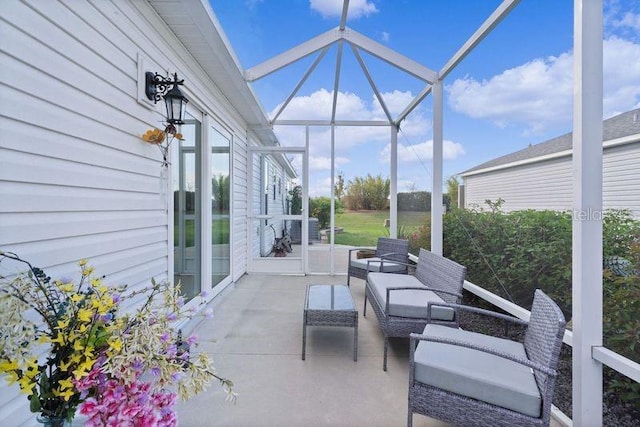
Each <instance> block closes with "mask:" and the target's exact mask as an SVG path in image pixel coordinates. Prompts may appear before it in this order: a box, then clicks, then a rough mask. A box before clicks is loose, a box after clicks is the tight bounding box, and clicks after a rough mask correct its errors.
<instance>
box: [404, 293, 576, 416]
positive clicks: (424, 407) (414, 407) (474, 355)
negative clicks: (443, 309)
mask: <svg viewBox="0 0 640 427" xmlns="http://www.w3.org/2000/svg"><path fill="white" fill-rule="evenodd" d="M436 305H440V306H448V307H451V308H453V309H456V310H467V311H472V312H476V313H481V314H485V315H490V316H493V317H496V318H498V319H503V320H507V321H511V322H513V323H517V324H522V325H526V330H525V333H524V342H523V343H520V342H517V341H511V340H509V339H504V338H497V337H492V336H488V335H483V334H479V333H474V332H469V331H463V330H461V329H455V328H447V327H443V326H441V325H435V324H428V325H427V326H426V327H425V329H424V332H423V334H422V335H417V334H411V339H410V342H411V349H410V352H411V354H410V367H409V369H410V370H409V410H408V419H407V426H409V427H411V426H412V423H413V414H414V413H417V414H422V415H426V416H429V417H432V418H437V419H440V420H442V421H445V422H448V423H452V424H454V425H456V426H479V425H491V426H514V425H517V426H548V425H549V420H550V415H551V402H552V397H553V389H554V386H555V377H556V375H557V372H556V370H555V369H556V366H557V363H558V357H559V354H560V347H561V345H562V337H563V335H564V329H565V319H564V316H563V314H562V312H561V311H560V309H559V308H558V306H557V305H556V304H555V303H554V302H553V300H551V298H549V297H548V296H547V295H545V294H544V293H543V292H542V291H540V290H536V292H535V297H534V300H533V307H532V309H531V317H530V319H529V321H524V320H520V319H517V318H514V317H511V316H506V315H503V314H499V313H493V312H491V311H487V310H482V309H478V308H472V307H465V306H460V305H457V304H441V303H440V304H438V303H433V304H429V310H431V308H435V306H436Z"/></svg>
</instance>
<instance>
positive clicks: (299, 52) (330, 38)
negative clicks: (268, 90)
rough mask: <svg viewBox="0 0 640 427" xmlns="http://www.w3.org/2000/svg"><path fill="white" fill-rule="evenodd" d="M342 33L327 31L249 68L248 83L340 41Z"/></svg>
mask: <svg viewBox="0 0 640 427" xmlns="http://www.w3.org/2000/svg"><path fill="white" fill-rule="evenodd" d="M340 33H342V31H340V29H339V28H338V27H336V28H334V29H331V30H329V31H327V32H326V33H322V34H320V35H319V36H316V37H314V38H312V39H311V40H307V41H306V42H304V43H301V44H299V45H298V46H296V47H293V48H291V49H289V50H287V51H286V52H283V53H281V54H279V55H276V56H274V57H273V58H271V59H268V60H266V61H264V62H263V63H261V64H258V65H256V66H255V67H252V68H249V69H248V70H246V71H245V79H246V80H247V81H248V82H253V81H256V80H258V79H261V78H263V77H264V76H267V75H269V74H271V73H273V72H276V71H278V70H279V69H281V68H284V67H286V66H287V65H290V64H292V63H294V62H296V61H298V60H300V59H302V58H304V57H306V56H309V55H311V54H312V53H314V52H317V51H319V50H320V49H323V48H325V47H327V46H329V45H331V44H332V43H335V42H336V41H338V40H340V38H341V35H340Z"/></svg>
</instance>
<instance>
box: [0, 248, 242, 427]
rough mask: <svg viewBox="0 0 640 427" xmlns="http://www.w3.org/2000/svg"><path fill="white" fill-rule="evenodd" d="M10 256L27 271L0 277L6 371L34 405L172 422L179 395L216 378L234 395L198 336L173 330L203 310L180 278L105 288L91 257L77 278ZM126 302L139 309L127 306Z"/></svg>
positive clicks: (98, 420)
mask: <svg viewBox="0 0 640 427" xmlns="http://www.w3.org/2000/svg"><path fill="white" fill-rule="evenodd" d="M7 259H9V260H13V261H16V262H19V263H22V264H24V265H26V266H27V271H26V273H18V274H17V275H15V276H12V277H10V278H8V277H2V276H0V340H1V341H0V375H3V376H5V378H6V380H7V381H8V383H9V384H14V383H17V384H18V385H19V387H20V390H21V391H22V392H23V393H25V394H27V396H28V399H29V402H30V409H31V411H32V412H36V413H40V414H41V416H42V417H43V418H45V419H61V420H65V419H66V420H69V421H71V420H72V419H73V417H74V416H75V413H76V410H77V409H78V408H79V410H80V413H81V414H83V415H85V416H87V418H88V421H87V423H86V425H87V426H120V425H149V426H154V425H155V426H175V425H177V418H176V415H175V413H174V411H173V405H174V403H175V401H176V397H180V398H181V399H183V400H186V399H189V398H190V397H192V396H193V395H195V394H197V393H199V392H201V391H203V390H204V389H205V387H206V386H207V385H208V384H209V382H210V381H211V380H212V379H217V380H218V381H219V382H220V383H221V385H222V387H223V388H224V389H225V391H226V392H227V396H228V399H230V400H233V399H235V397H236V393H235V392H234V391H233V384H232V383H231V381H229V380H226V379H224V378H221V377H219V376H218V375H217V373H216V371H215V370H214V369H213V366H212V362H211V360H210V358H209V357H208V356H207V355H206V354H205V353H200V354H198V355H195V354H193V352H192V351H191V349H192V348H194V347H195V346H196V345H197V337H195V336H191V337H188V338H187V339H186V340H183V339H182V333H181V331H179V330H178V331H176V330H175V328H174V326H175V324H176V323H177V322H179V321H182V320H186V319H189V318H192V317H193V316H195V315H196V314H197V311H196V309H193V308H192V309H185V307H184V304H183V299H182V297H181V296H180V288H179V286H172V285H170V284H168V283H156V282H155V281H154V280H152V281H151V285H150V286H148V287H146V288H144V289H139V290H128V289H127V286H106V285H105V284H103V280H104V278H100V277H96V276H95V275H94V269H93V267H91V266H90V265H89V264H88V262H87V261H86V260H81V261H80V262H79V263H78V265H79V267H80V279H79V281H78V283H77V284H76V283H74V282H73V281H72V280H70V279H57V280H52V279H51V278H50V277H49V276H47V275H46V274H45V273H44V272H43V271H42V270H41V269H39V268H37V267H33V266H32V265H31V264H30V263H28V262H27V261H24V260H22V259H21V258H20V257H18V256H17V255H15V254H13V253H8V252H1V251H0V262H1V261H4V260H7ZM204 296H205V295H201V298H204ZM127 301H128V302H130V303H131V304H130V305H136V304H135V303H136V302H138V304H137V306H138V307H139V308H137V309H136V310H134V311H131V312H128V313H124V312H122V311H121V308H122V307H123V306H124V305H125V304H126V302H127ZM201 303H204V300H203V299H202V300H201Z"/></svg>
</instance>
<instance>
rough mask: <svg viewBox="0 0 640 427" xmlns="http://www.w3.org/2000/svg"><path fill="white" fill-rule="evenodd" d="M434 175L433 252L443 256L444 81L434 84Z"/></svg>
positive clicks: (432, 185) (432, 204) (432, 206)
mask: <svg viewBox="0 0 640 427" xmlns="http://www.w3.org/2000/svg"><path fill="white" fill-rule="evenodd" d="M431 93H432V95H433V156H432V160H433V173H432V176H431V252H433V253H435V254H437V255H442V157H443V156H442V81H440V80H437V81H435V82H433V89H432V91H431Z"/></svg>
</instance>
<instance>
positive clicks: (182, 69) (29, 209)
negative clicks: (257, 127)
mask: <svg viewBox="0 0 640 427" xmlns="http://www.w3.org/2000/svg"><path fill="white" fill-rule="evenodd" d="M2 7H3V9H2V15H1V16H0V40H1V42H0V43H1V47H0V63H2V67H0V99H1V100H2V101H1V102H0V128H1V129H2V132H1V133H0V163H1V166H0V248H1V249H3V250H8V251H12V252H16V253H18V254H19V255H20V256H21V257H23V258H25V259H27V260H29V261H31V262H32V263H33V264H34V265H36V266H39V267H42V268H44V269H45V270H46V271H47V272H48V273H49V274H51V275H52V276H54V277H56V276H60V275H66V276H70V275H72V274H74V273H75V272H76V271H77V268H76V265H75V264H76V262H77V261H78V260H79V259H81V258H89V259H90V263H91V264H92V265H94V266H95V267H96V270H97V272H99V273H100V274H104V275H106V277H107V279H106V280H107V282H108V283H114V284H123V283H126V284H128V285H130V286H132V287H139V286H143V285H145V284H147V283H148V282H149V280H150V278H151V277H155V278H156V279H159V280H162V279H165V278H166V277H167V274H168V272H169V271H170V268H171V267H170V266H169V236H170V234H172V232H171V233H170V232H169V229H168V224H167V218H168V216H167V215H168V213H167V210H166V206H167V200H163V195H162V192H161V191H160V181H159V176H160V170H161V168H160V160H161V159H160V155H159V152H158V149H157V148H156V147H153V146H151V145H148V144H146V143H144V142H143V141H142V140H141V139H140V135H141V134H142V133H144V131H146V130H147V129H149V128H152V127H157V126H161V124H160V123H161V121H162V119H163V116H162V114H161V113H162V110H163V108H164V106H163V105H161V103H159V104H158V105H157V106H153V105H151V106H147V105H145V102H144V101H143V102H140V101H139V99H138V93H139V81H138V75H139V70H138V63H139V60H140V58H142V59H143V60H144V61H145V67H144V70H143V71H153V72H159V73H161V74H163V73H165V72H166V71H172V72H173V71H176V72H178V74H179V77H180V78H184V79H185V85H184V88H183V91H184V92H185V94H186V95H187V97H188V98H189V99H190V101H191V102H190V105H192V106H194V107H195V108H196V109H199V110H201V111H202V112H203V113H205V114H208V115H209V116H211V117H212V118H215V120H216V121H218V122H220V123H222V124H224V126H225V127H226V128H228V129H229V130H230V132H231V134H232V135H233V137H232V141H233V146H232V148H231V152H232V158H233V160H234V163H233V165H232V167H231V170H232V173H233V180H232V182H233V197H232V200H233V206H232V209H231V211H232V215H233V219H232V224H233V230H232V233H233V239H232V242H233V247H232V250H231V252H232V254H231V258H232V262H233V266H232V270H231V271H232V272H233V276H234V277H233V279H237V278H238V277H240V276H241V275H242V274H244V273H245V272H246V268H247V260H246V244H247V243H246V242H247V230H246V227H247V194H246V191H247V190H246V188H247V186H246V176H247V169H246V167H247V153H246V139H247V128H248V126H247V125H246V123H245V122H244V121H243V120H242V116H241V115H240V114H239V112H238V111H236V110H234V109H232V108H231V107H230V105H229V102H228V100H227V98H226V97H225V95H224V94H222V93H221V92H220V90H219V89H218V88H217V87H216V86H215V85H214V83H213V81H212V80H211V78H210V77H209V76H208V75H207V74H206V73H205V71H203V68H202V67H201V66H200V65H199V64H198V63H197V62H196V61H195V60H194V57H193V55H192V53H191V52H189V51H187V49H186V48H185V45H184V44H183V43H182V42H181V41H180V40H179V39H178V38H177V37H176V35H175V34H174V33H173V32H172V31H171V30H170V29H169V27H168V26H167V24H166V23H165V22H164V21H163V20H162V19H161V18H160V16H159V15H158V14H157V13H156V11H155V10H154V9H153V8H151V6H150V5H149V4H148V3H147V2H146V1H144V0H136V1H134V2H130V1H126V0H112V1H108V0H100V1H95V2H86V1H75V0H62V1H49V0H23V1H17V0H11V1H3V2H2ZM249 135H252V134H251V133H249ZM249 137H250V138H251V137H252V136H249ZM256 142H257V143H259V141H256ZM205 151H207V150H205ZM164 197H171V194H170V192H167V194H165V195H164ZM204 197H205V200H206V198H207V197H208V196H207V195H206V194H205V195H204ZM26 403H27V400H26V398H25V396H24V395H18V392H17V387H11V388H9V387H6V386H4V385H3V386H2V387H0V425H7V423H8V422H9V421H8V420H10V425H22V424H25V425H31V422H32V421H31V420H30V414H29V412H28V409H26Z"/></svg>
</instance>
